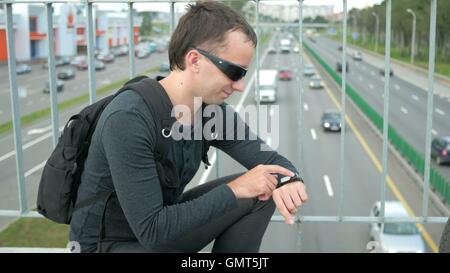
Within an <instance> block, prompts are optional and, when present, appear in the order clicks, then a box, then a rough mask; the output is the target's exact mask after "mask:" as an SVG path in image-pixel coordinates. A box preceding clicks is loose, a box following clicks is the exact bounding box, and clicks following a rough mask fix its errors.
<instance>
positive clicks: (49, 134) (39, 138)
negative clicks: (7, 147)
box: [0, 126, 64, 162]
mask: <svg viewBox="0 0 450 273" xmlns="http://www.w3.org/2000/svg"><path fill="white" fill-rule="evenodd" d="M63 128H64V126H63V127H61V128H59V131H60V132H61V131H62V129H63ZM52 135H53V132H50V133H47V134H45V135H42V136H40V137H38V138H36V139H35V140H33V141H30V142H28V143H27V144H25V145H23V148H22V150H26V149H28V148H30V147H31V146H33V145H35V144H37V143H39V142H41V141H44V140H45V139H46V138H49V137H51V136H52ZM15 154H16V151H15V150H14V151H11V152H9V153H7V154H4V155H2V156H1V157H0V162H2V161H4V160H6V159H8V158H10V157H11V156H14V155H15Z"/></svg>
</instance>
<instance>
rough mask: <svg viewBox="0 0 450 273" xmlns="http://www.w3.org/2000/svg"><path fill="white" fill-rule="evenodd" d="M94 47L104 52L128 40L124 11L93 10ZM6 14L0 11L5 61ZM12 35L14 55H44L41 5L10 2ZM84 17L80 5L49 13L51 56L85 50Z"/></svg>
mask: <svg viewBox="0 0 450 273" xmlns="http://www.w3.org/2000/svg"><path fill="white" fill-rule="evenodd" d="M93 16H94V18H95V19H94V20H95V21H94V29H95V39H94V40H95V42H94V48H96V49H98V50H99V51H102V52H106V51H108V50H109V48H112V47H117V46H122V45H127V44H128V42H129V41H128V35H129V28H128V13H127V12H113V11H105V10H98V9H94V10H93ZM5 17H6V15H5V13H4V12H3V11H0V62H4V61H7V41H6V18H5ZM13 17H14V19H13V21H14V27H13V28H14V38H15V41H14V42H15V50H16V59H17V60H18V61H30V60H39V59H44V58H47V56H48V41H47V23H46V22H47V20H46V14H45V7H44V6H42V5H29V4H15V5H14V16H13ZM140 24H141V18H140V17H138V16H137V15H135V18H134V26H133V29H134V30H133V32H134V42H135V43H137V42H138V41H139V26H140ZM86 26H87V17H86V9H85V6H84V5H78V4H77V5H75V4H63V5H61V6H60V9H59V14H58V15H53V33H54V48H55V56H74V55H77V54H85V53H86V51H87V28H86Z"/></svg>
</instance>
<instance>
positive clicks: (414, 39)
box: [406, 9, 416, 64]
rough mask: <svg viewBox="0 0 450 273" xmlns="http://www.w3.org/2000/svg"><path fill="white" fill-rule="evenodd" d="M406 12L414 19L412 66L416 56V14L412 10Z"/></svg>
mask: <svg viewBox="0 0 450 273" xmlns="http://www.w3.org/2000/svg"><path fill="white" fill-rule="evenodd" d="M406 12H408V13H411V15H412V17H413V25H412V38H411V64H414V55H416V43H415V41H416V14H415V13H414V11H413V10H412V9H407V10H406Z"/></svg>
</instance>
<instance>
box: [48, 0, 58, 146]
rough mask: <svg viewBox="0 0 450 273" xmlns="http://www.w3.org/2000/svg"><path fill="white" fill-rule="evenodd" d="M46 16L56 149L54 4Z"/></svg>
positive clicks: (56, 103) (51, 110)
mask: <svg viewBox="0 0 450 273" xmlns="http://www.w3.org/2000/svg"><path fill="white" fill-rule="evenodd" d="M45 14H46V16H47V42H48V58H47V64H48V82H49V90H50V113H51V120H52V131H53V135H52V140H53V148H54V147H56V144H57V143H58V138H59V117H58V94H57V92H58V85H57V83H56V69H55V55H54V52H55V46H54V44H53V42H54V35H53V11H52V4H50V3H47V4H46V5H45Z"/></svg>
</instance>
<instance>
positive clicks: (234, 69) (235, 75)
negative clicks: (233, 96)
mask: <svg viewBox="0 0 450 273" xmlns="http://www.w3.org/2000/svg"><path fill="white" fill-rule="evenodd" d="M222 71H223V73H225V75H227V76H228V78H230V80H232V81H235V82H236V81H239V80H240V79H242V78H243V77H244V76H245V74H246V73H247V70H245V69H243V68H242V67H239V66H235V65H231V64H228V65H224V66H223V69H222Z"/></svg>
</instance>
